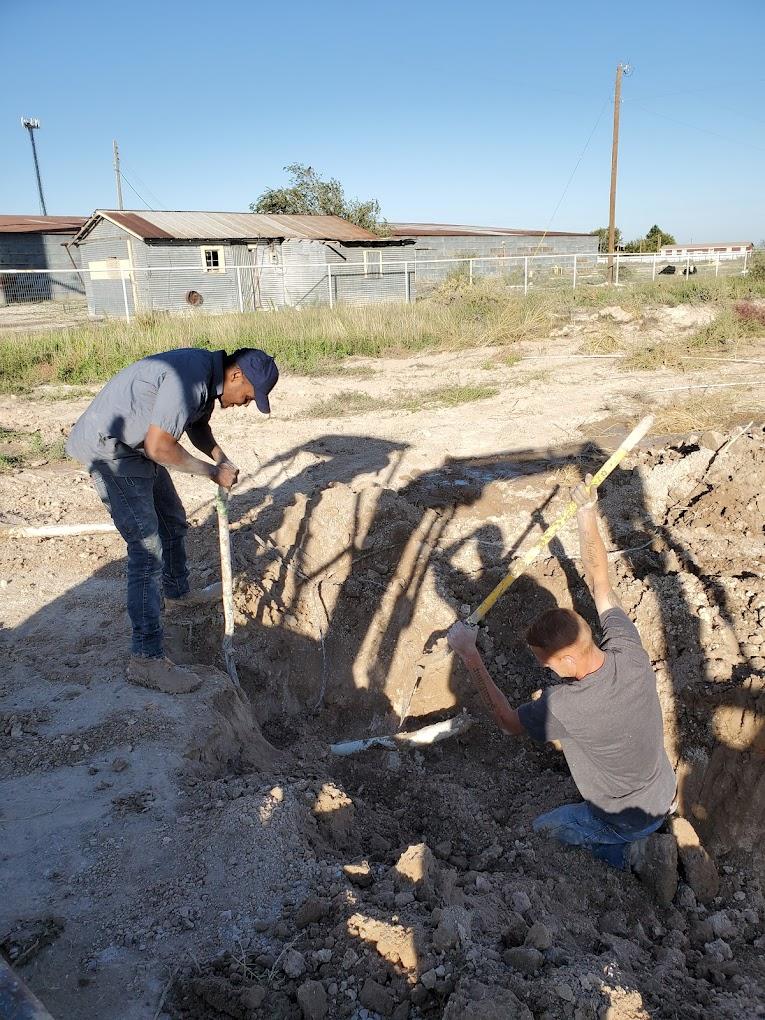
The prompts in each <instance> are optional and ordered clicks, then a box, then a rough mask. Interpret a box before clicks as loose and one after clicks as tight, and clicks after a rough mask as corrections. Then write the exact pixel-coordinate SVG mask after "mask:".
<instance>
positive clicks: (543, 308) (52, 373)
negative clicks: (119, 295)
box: [0, 277, 765, 393]
mask: <svg viewBox="0 0 765 1020" xmlns="http://www.w3.org/2000/svg"><path fill="white" fill-rule="evenodd" d="M762 296H765V280H757V279H750V278H749V277H729V278H725V279H720V280H704V281H697V280H690V281H689V280H685V279H684V280H682V281H679V282H677V283H671V284H670V283H667V282H664V281H662V282H661V283H655V284H636V285H635V286H634V287H630V288H619V290H618V291H614V290H613V289H612V288H609V287H605V286H600V287H587V286H583V287H581V288H579V289H577V290H576V291H572V290H567V289H562V290H550V291H537V292H533V293H530V294H529V295H528V297H526V298H524V297H523V295H522V294H518V292H517V291H509V290H508V289H507V286H506V284H505V283H503V281H502V279H501V278H495V279H487V280H481V281H478V282H476V283H475V284H474V285H472V286H471V285H470V284H469V283H468V282H467V280H466V279H463V278H458V279H454V280H449V281H445V282H444V283H443V284H442V285H440V286H439V287H436V288H435V289H434V290H433V291H431V293H430V295H429V296H428V297H427V298H423V299H421V300H418V301H417V302H415V303H413V304H394V303H391V304H380V305H369V306H365V307H350V306H337V307H335V308H326V307H317V308H305V309H302V310H297V309H283V310H280V311H274V312H267V313H266V312H259V313H254V314H244V315H237V314H229V315H217V316H215V315H176V316H170V315H166V314H153V315H145V316H138V317H136V318H135V319H134V320H133V322H131V323H126V322H123V321H122V320H110V321H107V322H101V323H87V324H84V325H81V326H76V327H72V328H70V329H65V330H61V331H60V332H56V333H45V332H43V333H41V332H28V333H21V332H11V333H5V334H2V335H0V341H1V342H0V392H6V393H7V392H21V391H24V390H28V389H30V388H32V387H36V386H40V385H41V384H44V383H51V384H61V383H65V384H73V385H88V384H97V383H102V382H104V381H105V380H106V379H108V378H109V377H110V376H112V375H114V374H115V373H116V372H118V371H119V370H120V369H121V368H124V367H125V365H127V364H130V363H131V362H133V361H136V360H138V359H139V358H142V357H145V356H146V355H147V354H156V353H158V352H161V351H165V350H169V349H171V348H174V347H201V348H206V349H212V350H214V349H218V348H225V349H227V350H233V349H235V348H237V347H247V346H258V347H263V348H265V349H266V350H268V351H269V353H271V354H273V355H274V357H275V358H276V360H277V361H278V362H279V365H280V366H281V367H282V369H284V370H286V371H288V372H295V373H301V374H311V373H322V374H326V373H328V372H330V371H333V366H336V365H337V364H338V363H339V362H341V361H342V360H343V359H344V358H346V357H350V356H354V355H356V356H366V357H373V358H374V357H380V356H382V355H404V354H411V353H414V352H419V351H439V350H461V349H466V348H470V347H496V346H504V345H514V344H517V343H518V341H521V340H527V341H528V340H539V341H542V340H544V339H545V338H547V337H549V335H550V332H551V330H552V328H553V326H554V325H555V324H557V323H559V322H560V321H561V320H562V319H565V318H566V317H567V316H570V315H571V313H572V311H573V310H575V309H577V308H598V307H603V306H605V305H608V304H614V303H618V304H620V305H622V306H623V307H625V308H626V309H628V310H630V311H633V312H634V313H635V314H640V313H641V312H642V311H645V308H646V307H647V306H651V305H658V304H672V305H677V304H682V303H691V304H702V303H703V304H710V303H712V304H715V305H716V306H718V307H719V308H720V310H721V313H722V314H721V315H720V316H718V319H717V320H716V322H715V323H714V324H713V325H712V327H706V328H705V330H701V331H699V333H698V334H697V335H696V336H695V337H693V338H691V340H689V341H687V343H688V345H690V346H691V347H694V346H695V347H697V348H698V347H702V346H704V347H710V346H716V347H722V348H723V349H727V348H725V345H724V344H723V340H731V339H733V340H736V339H737V338H738V339H743V338H744V337H750V336H753V335H756V333H755V332H754V331H756V329H757V328H760V329H761V326H759V325H758V324H757V320H756V317H749V318H747V317H745V316H744V315H739V314H737V313H735V312H734V310H733V308H732V305H733V303H734V302H735V301H749V302H750V303H751V302H752V299H756V298H758V297H762ZM591 342H592V344H593V345H596V346H599V349H598V351H594V352H595V353H598V352H602V353H610V352H609V351H607V350H602V347H603V345H605V346H610V345H612V344H613V343H614V342H615V337H613V336H612V337H607V336H605V335H602V336H600V338H599V339H595V338H593V340H592V341H591ZM669 354H670V352H669V351H668V349H667V350H662V351H658V350H657V351H655V352H654V354H653V364H658V363H666V358H667V357H668V356H669ZM641 357H642V362H643V365H644V367H650V366H651V360H652V359H651V358H647V357H646V356H645V354H642V355H641ZM662 359H663V360H662ZM633 367H634V363H633ZM351 371H353V370H351ZM362 371H365V370H362V369H360V370H359V372H358V374H361V372H362ZM349 374H350V371H349Z"/></svg>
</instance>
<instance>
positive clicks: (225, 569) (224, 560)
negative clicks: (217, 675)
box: [215, 485, 241, 689]
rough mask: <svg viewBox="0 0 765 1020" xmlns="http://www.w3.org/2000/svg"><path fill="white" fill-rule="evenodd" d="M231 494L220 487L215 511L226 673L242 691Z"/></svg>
mask: <svg viewBox="0 0 765 1020" xmlns="http://www.w3.org/2000/svg"><path fill="white" fill-rule="evenodd" d="M228 499H229V493H228V491H227V490H226V489H224V488H223V486H222V485H219V486H218V494H217V496H216V497H215V509H216V510H217V511H218V538H219V540H220V575H221V582H222V584H223V621H224V622H223V658H224V659H225V662H226V672H227V673H228V675H229V676H230V677H231V680H232V682H233V684H234V686H235V687H239V688H240V689H241V685H240V683H239V676H238V675H237V672H236V662H235V661H234V575H233V570H232V568H231V533H230V529H229V523H228Z"/></svg>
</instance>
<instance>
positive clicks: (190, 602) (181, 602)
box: [165, 581, 223, 613]
mask: <svg viewBox="0 0 765 1020" xmlns="http://www.w3.org/2000/svg"><path fill="white" fill-rule="evenodd" d="M222 598H223V585H222V584H221V583H220V581H217V582H216V583H215V584H208V585H207V587H206V588H194V589H192V590H191V591H189V592H186V594H185V595H181V597H180V598H178V599H170V598H167V596H165V612H166V613H173V612H178V611H180V610H181V609H193V608H194V607H196V606H205V605H209V604H210V603H212V602H220V601H221V599H222Z"/></svg>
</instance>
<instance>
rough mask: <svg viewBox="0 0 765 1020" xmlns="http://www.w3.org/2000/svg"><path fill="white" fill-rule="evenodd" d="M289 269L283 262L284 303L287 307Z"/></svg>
mask: <svg viewBox="0 0 765 1020" xmlns="http://www.w3.org/2000/svg"><path fill="white" fill-rule="evenodd" d="M286 274H287V269H286V266H285V265H284V262H282V304H283V305H284V307H285V308H286V307H287V275H286Z"/></svg>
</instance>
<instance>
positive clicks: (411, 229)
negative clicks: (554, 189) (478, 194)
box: [388, 223, 598, 262]
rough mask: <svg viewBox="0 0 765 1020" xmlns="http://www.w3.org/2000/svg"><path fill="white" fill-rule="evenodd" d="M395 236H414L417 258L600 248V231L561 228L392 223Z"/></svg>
mask: <svg viewBox="0 0 765 1020" xmlns="http://www.w3.org/2000/svg"><path fill="white" fill-rule="evenodd" d="M388 226H389V228H390V230H391V236H393V237H413V238H414V240H415V251H416V253H417V261H418V262H419V261H420V260H426V259H450V258H502V257H507V256H513V255H555V254H560V255H569V254H570V255H573V254H579V253H583V252H587V253H595V252H597V250H598V238H597V235H596V234H590V233H575V232H571V231H561V230H516V229H512V228H509V227H475V226H466V225H460V224H456V223H390V224H388Z"/></svg>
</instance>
